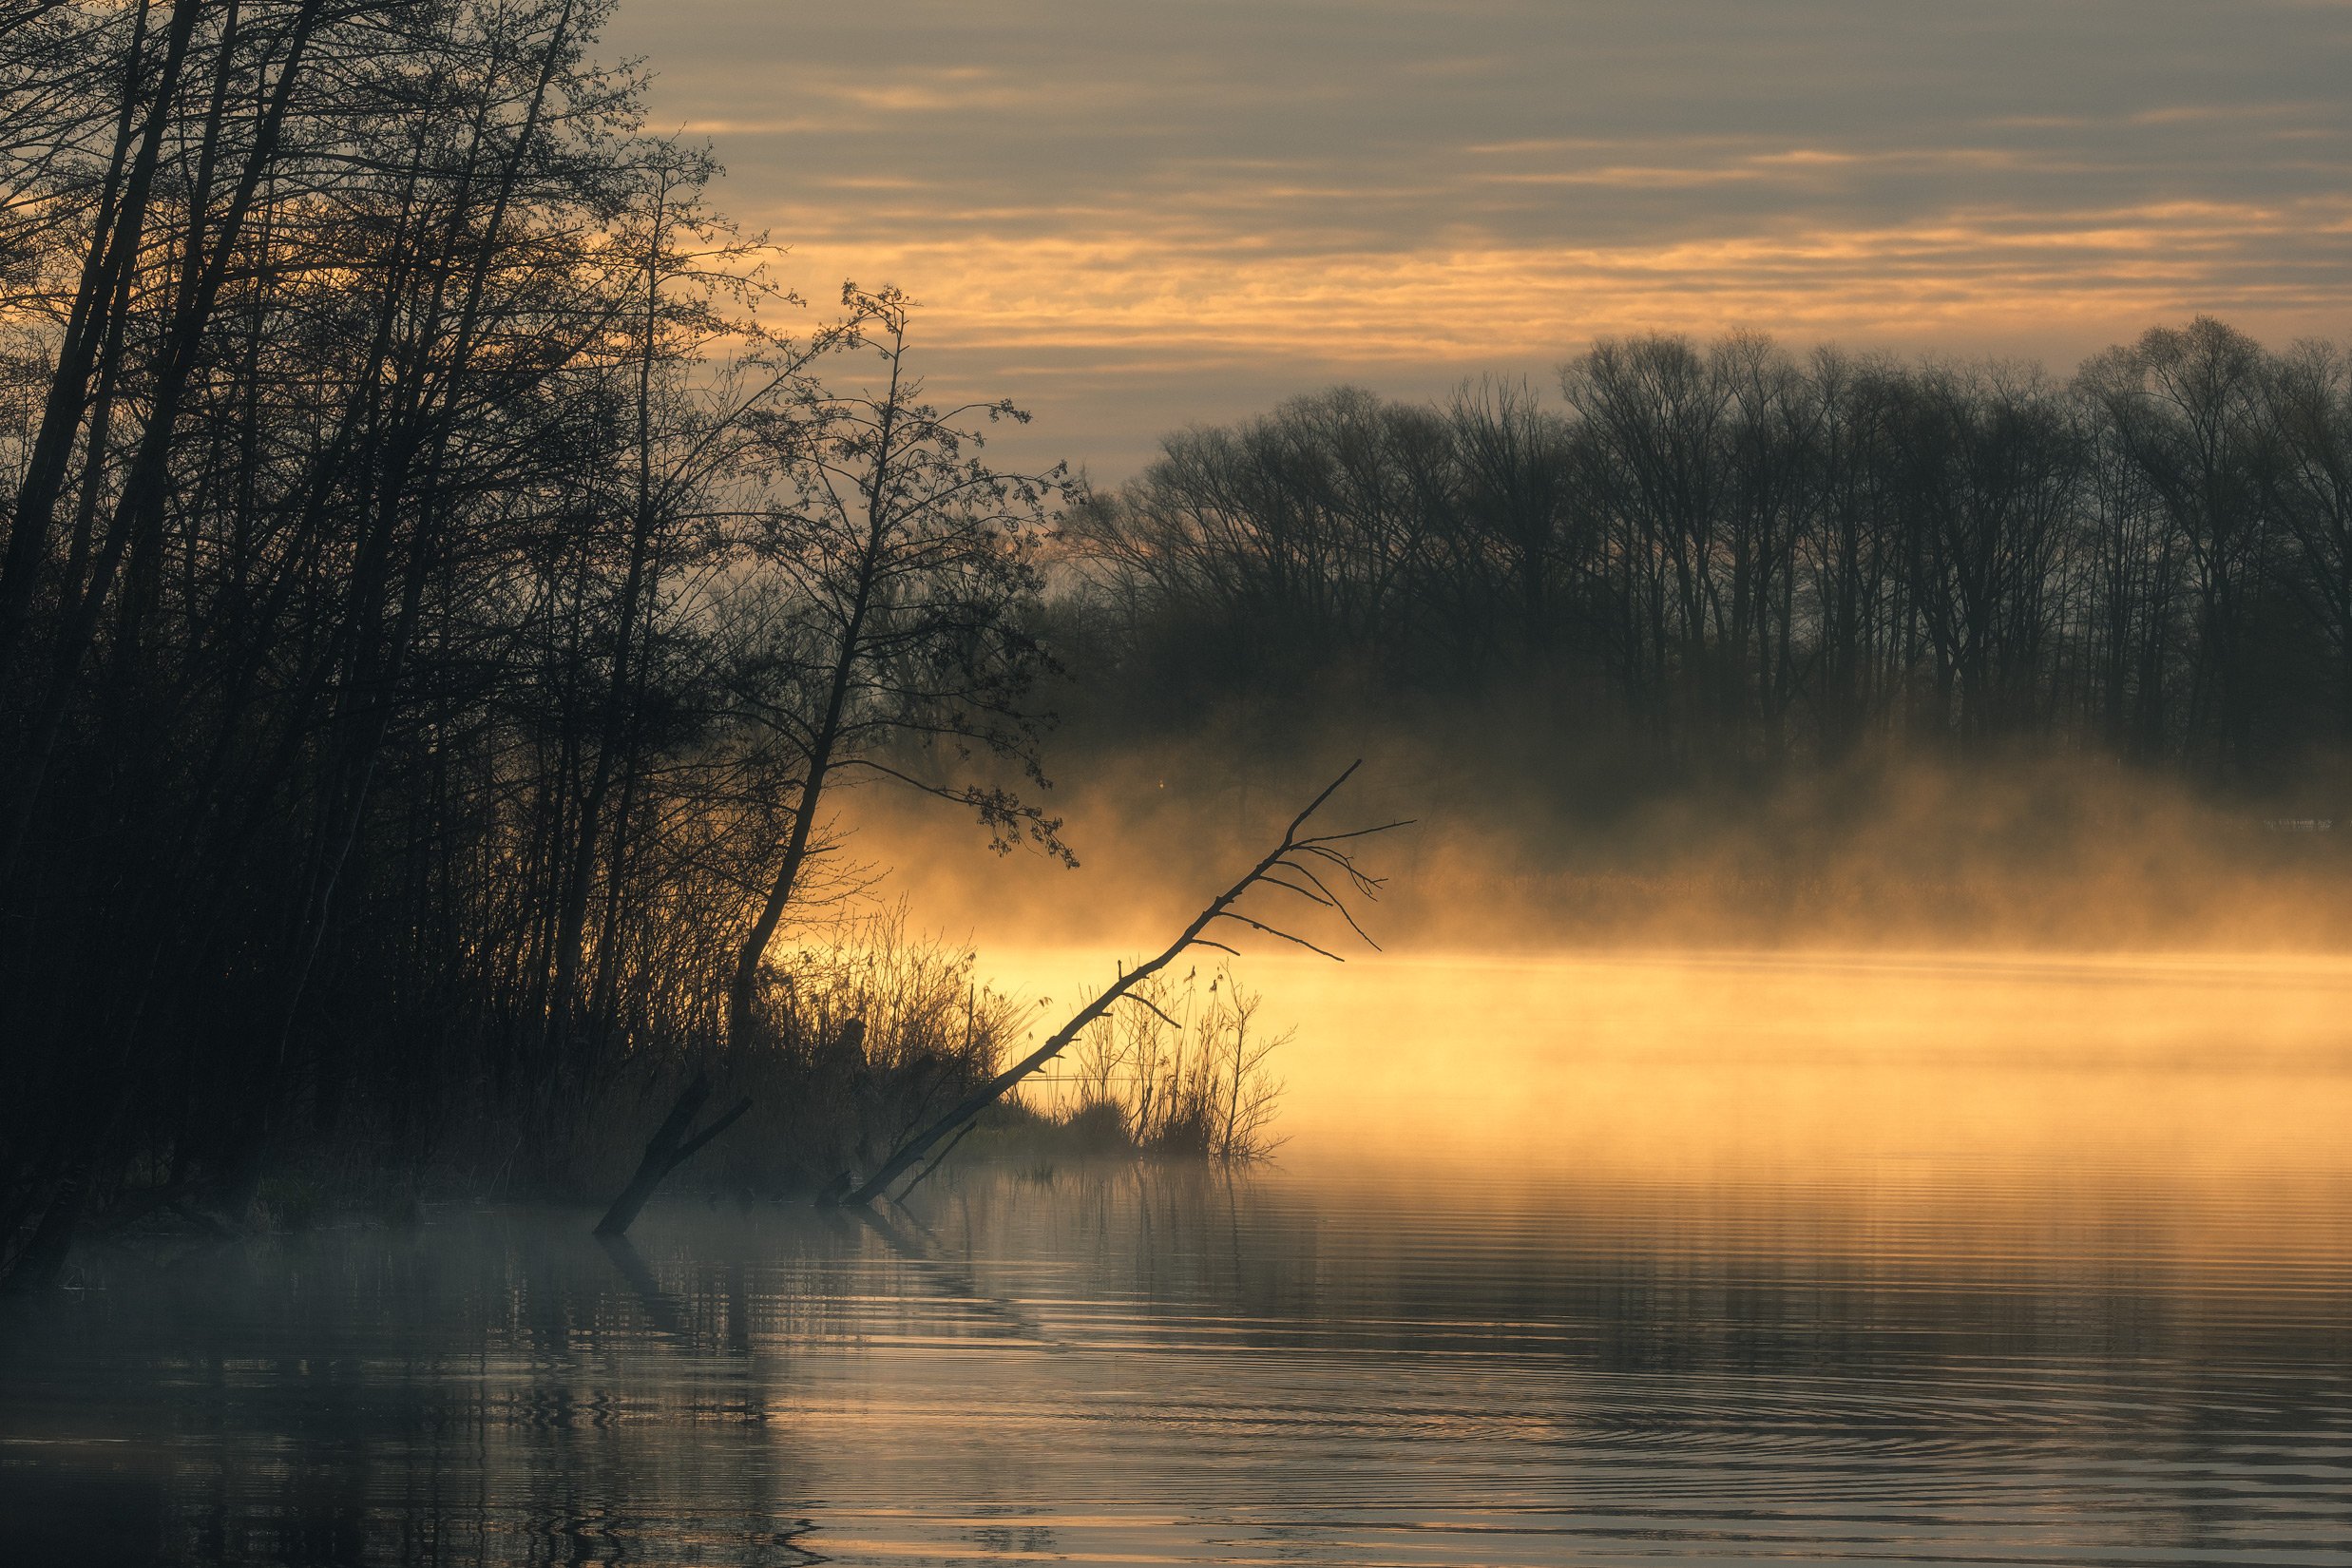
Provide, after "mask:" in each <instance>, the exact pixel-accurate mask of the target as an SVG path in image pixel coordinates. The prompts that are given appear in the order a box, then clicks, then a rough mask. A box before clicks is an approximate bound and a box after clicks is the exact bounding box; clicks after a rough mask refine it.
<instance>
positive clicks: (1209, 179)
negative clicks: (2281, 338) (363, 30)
mask: <svg viewBox="0 0 2352 1568" xmlns="http://www.w3.org/2000/svg"><path fill="white" fill-rule="evenodd" d="M614 42H615V43H616V44H617V45H618V46H619V47H621V48H624V49H627V50H630V51H641V52H644V53H645V54H647V55H649V56H650V57H651V61H652V64H653V65H654V67H655V68H656V69H657V70H658V71H660V73H661V75H660V79H659V80H658V81H657V83H656V86H655V90H654V112H655V117H656V120H657V123H662V124H679V123H681V122H682V123H684V124H689V125H691V126H694V127H696V128H697V129H698V131H700V132H701V133H703V134H707V135H709V136H711V137H712V139H713V140H714V142H715V143H716V145H717V150H718V152H719V155H720V157H721V158H722V159H723V160H724V161H725V162H726V163H728V165H729V167H730V170H731V176H730V179H729V182H728V183H727V186H726V187H725V188H724V190H723V192H722V199H723V200H724V201H726V202H727V204H728V205H729V206H731V207H732V208H733V209H734V210H735V211H736V213H737V214H738V216H740V217H741V218H743V219H744V220H746V221H747V222H749V223H752V224H754V225H756V226H763V227H767V228H769V229H770V230H771V231H772V232H774V234H775V235H776V236H777V238H778V239H780V240H783V241H785V242H787V243H789V244H790V245H791V246H792V248H793V252H794V255H793V257H792V258H791V260H790V263H789V268H790V269H792V270H794V273H795V277H796V280H797V281H798V282H799V283H800V285H801V286H802V288H803V290H804V292H806V293H807V294H809V296H811V297H813V298H822V297H826V296H829V295H830V293H831V292H832V285H833V284H834V283H836V282H837V281H838V279H839V278H840V277H857V278H858V279H859V280H860V281H862V282H868V283H872V282H880V281H883V280H886V279H887V280H890V281H895V282H898V283H899V284H901V285H902V286H904V287H906V288H907V289H908V291H909V292H910V293H912V294H914V295H915V296H917V297H918V298H920V299H923V300H925V301H927V304H928V306H929V312H928V315H927V319H926V322H925V327H924V330H925V332H926V334H927V338H928V339H929V340H930V341H931V342H933V343H934V344H936V345H937V346H939V347H940V348H941V349H942V350H944V351H946V352H947V355H948V359H947V363H948V364H950V365H952V374H953V375H954V376H957V377H961V376H965V375H967V374H968V375H970V376H973V377H974V378H976V379H975V382H974V384H973V386H972V387H971V388H970V389H969V390H973V391H985V392H998V391H1002V392H1009V393H1011V394H1012V395H1014V396H1016V397H1031V398H1033V399H1034V398H1036V397H1038V396H1039V395H1040V394H1041V393H1042V397H1043V399H1044V400H1045V401H1046V402H1047V403H1049V404H1050V403H1052V402H1053V401H1054V400H1056V399H1059V398H1061V397H1062V396H1063V395H1064V394H1065V392H1066V390H1067V389H1070V388H1073V387H1075V386H1077V385H1079V384H1080V383H1081V382H1082V381H1083V380H1084V377H1085V375H1086V373H1087V371H1086V366H1087V364H1088V363H1089V362H1090V360H1089V356H1090V355H1091V356H1092V358H1091V363H1093V364H1094V365H1096V366H1097V367H1098V369H1099V372H1100V382H1099V384H1098V386H1097V388H1096V391H1095V392H1094V394H1092V395H1077V394H1070V396H1071V400H1070V402H1069V404H1068V405H1067V406H1066V407H1063V408H1053V409H1051V410H1050V411H1049V414H1048V418H1047V419H1046V420H1045V421H1043V422H1042V424H1041V427H1040V428H1039V429H1038V430H1037V431H1036V432H1035V433H1036V435H1037V436H1038V437H1039V438H1041V439H1042V438H1047V437H1053V438H1058V439H1059V441H1060V442H1061V446H1060V449H1061V451H1063V452H1066V453H1067V454H1068V455H1070V456H1073V457H1076V458H1080V459H1081V460H1084V459H1094V460H1096V461H1097V462H1098V463H1099V464H1100V463H1102V462H1104V461H1106V460H1107V459H1106V457H1105V454H1112V453H1116V454H1119V456H1118V458H1117V460H1116V462H1117V463H1118V464H1130V463H1132V461H1134V460H1135V459H1137V458H1138V456H1139V455H1140V454H1142V453H1145V452H1148V450H1149V448H1150V443H1151V438H1152V437H1153V436H1154V435H1155V434H1156V433H1157V428H1158V427H1157V425H1155V424H1153V423H1151V422H1152V421H1159V420H1164V419H1165V418H1166V416H1167V414H1168V412H1169V411H1170V410H1171V407H1172V405H1171V403H1170V400H1169V397H1168V396H1166V395H1160V394H1157V393H1152V394H1149V395H1147V393H1149V392H1150V389H1149V386H1148V383H1149V380H1150V364H1151V356H1152V355H1154V354H1160V355H1164V356H1165V361H1164V363H1165V365H1166V368H1167V373H1168V378H1167V381H1166V386H1165V387H1164V388H1163V389H1162V392H1166V391H1167V390H1169V389H1173V388H1175V387H1176V386H1177V385H1178V384H1179V383H1181V384H1182V385H1184V386H1186V387H1188V388H1192V389H1195V390H1198V389H1199V388H1201V387H1203V386H1204V385H1206V383H1204V382H1201V381H1198V380H1195V379H1188V378H1190V377H1193V376H1195V375H1196V374H1197V373H1198V372H1199V371H1200V369H1201V367H1203V366H1205V365H1207V364H1209V363H1212V362H1218V363H1222V364H1225V365H1226V366H1227V367H1228V369H1229V371H1230V376H1229V382H1230V385H1232V386H1233V388H1234V389H1235V390H1237V391H1238V390H1241V389H1244V388H1246V389H1247V390H1249V391H1250V392H1252V394H1253V395H1254V394H1257V393H1260V392H1267V393H1271V392H1275V391H1277V390H1295V389H1296V388H1298V387H1301V386H1305V385H1311V384H1313V382H1314V381H1315V380H1316V379H1318V378H1327V377H1329V375H1331V374H1334V373H1346V374H1355V375H1358V376H1359V377H1374V378H1377V377H1380V376H1387V377H1391V378H1393V379H1395V380H1398V381H1400V382H1426V381H1428V380H1430V379H1432V378H1435V377H1438V376H1441V375H1452V374H1456V373H1460V372H1461V371H1462V370H1463V369H1464V368H1468V367H1472V366H1474V365H1476V364H1478V363H1481V362H1520V361H1524V360H1526V359H1528V358H1529V357H1530V356H1536V355H1547V356H1553V357H1557V356H1558V355H1559V354H1565V353H1567V352H1570V351H1573V350H1574V349H1575V348H1577V347H1578V346H1579V345H1580V344H1581V343H1582V342H1584V341H1587V340H1589V338H1590V337H1591V336H1592V335H1595V334H1597V333H1601V332H1621V331H1629V330H1637V329H1640V328H1643V327H1650V326H1657V327H1672V328H1685V329H1692V330H1708V329H1711V328H1714V327H1721V326H1725V325H1731V324H1739V325H1744V326H1750V327H1758V328H1763V329H1766V330H1769V331H1774V332H1777V333H1780V334H1782V335H1787V336H1790V337H1794V338H1814V337H1834V338H1839V339H1842V340H1846V341H1854V342H1865V343H1880V342H1884V343H1886V344H1889V345H1890V346H1900V347H1906V348H1936V349H1945V350H1954V351H1967V350H1970V349H1972V348H1977V347H1998V348H1999V349H2001V350H2002V351H2003V352H2015V351H2017V350H2020V349H2023V350H2028V351H2034V352H2040V353H2043V354H2051V355H2053V356H2054V357H2060V358H2063V357H2064V356H2066V355H2069V354H2075V353H2079V352H2081V351H2082V350H2084V349H2086V348H2088V347H2091V346H2093V345H2094V344H2095V343H2097V342H2099V341H2103V340H2107V339H2112V338H2113V337H2119V336H2122V335H2129V334H2131V333H2133V332H2136V331H2137V330H2139V329H2140V328H2141V327H2143V326H2145V325H2147V324H2148V323H2149V322H2150V321H2151V320H2154V319H2157V318H2160V317H2166V316H2180V315H2182V314H2185V313H2187V312H2189V311H2193V310H2215V311H2220V312H2223V313H2225V314H2228V315H2231V316H2234V317H2236V318H2237V319H2239V321H2240V322H2241V324H2242V325H2245V326H2247V327H2248V328H2249V329H2251V330H2256V331H2268V332H2274V333H2278V334H2282V335H2297V334H2304V333H2335V334H2338V335H2342V334H2343V333H2344V332H2346V331H2347V330H2352V242H2348V236H2352V98H2348V97H2347V95H2345V94H2344V93H2343V92H2342V82H2343V81H2344V80H2346V79H2348V78H2352V10H2347V9H2346V8H2344V7H2340V6H2332V7H2321V6H2310V5H2298V4H2279V3H2264V0H2245V3H2241V4H2235V5H2232V6H2229V7H2215V6H2211V5H2209V4H2204V3H2201V0H1973V3H1971V4H1969V5H1966V6H1947V5H1927V4H1895V5H1890V4H1887V3H1885V0H1778V3H1775V4H1773V5H1770V6H1759V5H1755V4H1753V3H1752V0H1482V3H1478V4H1467V5H1465V4H1457V3H1439V0H1345V3H1343V0H1250V3H1243V0H1168V3H1166V4H1163V5H1158V6H1150V7H1143V6H1119V7H1106V6H1101V5H1099V4H1094V3H1082V0H1003V3H1001V4H998V5H995V6H991V7H987V8H974V7H969V6H966V5H963V4H950V3H948V0H864V3H862V4H861V5H859V6H858V7H855V8H847V9H842V10H837V11H824V12H811V11H808V10H803V9H791V8H779V7H771V6H764V5H755V4H751V3H749V0H672V3H669V4H664V5H662V6H660V7H658V8H657V7H654V6H652V5H650V4H648V3H647V0H637V3H636V5H635V7H634V8H633V9H624V10H623V12H622V14H621V21H620V23H619V26H618V29H617V34H616V37H615V39H614ZM1045 362H1050V363H1051V364H1052V365H1053V366H1054V367H1055V369H1054V373H1053V374H1052V375H1051V376H1048V377H1044V378H1042V379H1041V380H1039V381H1038V382H1036V383H1034V384H1033V385H1023V384H1019V383H1017V382H1013V381H1008V380H1007V379H1006V378H1007V377H1009V376H1012V375H1013V374H1014V373H1021V374H1023V375H1030V374H1034V373H1037V369H1038V367H1039V366H1040V364H1041V363H1045ZM957 390H958V391H962V390H966V389H964V388H962V387H961V386H959V387H958V389H957ZM1203 412H1206V410H1203ZM1065 416H1066V417H1065Z"/></svg>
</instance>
